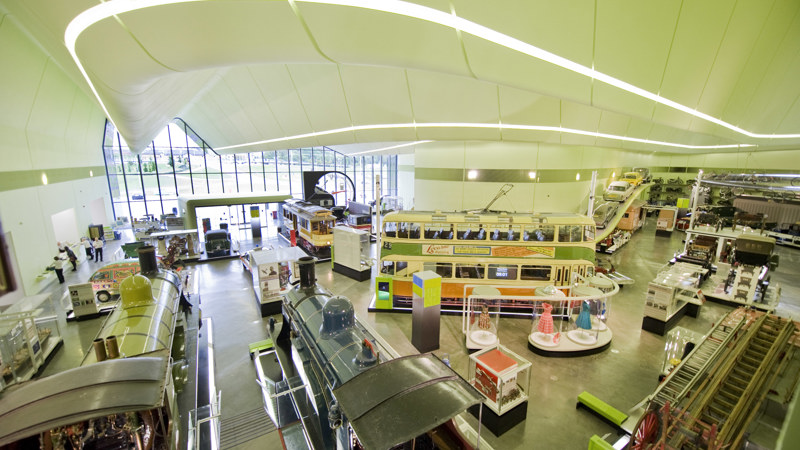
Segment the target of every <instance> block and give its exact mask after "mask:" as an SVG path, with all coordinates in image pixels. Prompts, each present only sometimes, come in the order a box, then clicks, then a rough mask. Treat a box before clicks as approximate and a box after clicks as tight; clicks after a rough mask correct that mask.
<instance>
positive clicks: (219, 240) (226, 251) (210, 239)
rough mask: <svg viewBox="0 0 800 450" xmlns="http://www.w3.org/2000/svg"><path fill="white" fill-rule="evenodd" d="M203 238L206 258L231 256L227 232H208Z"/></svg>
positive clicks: (229, 235)
mask: <svg viewBox="0 0 800 450" xmlns="http://www.w3.org/2000/svg"><path fill="white" fill-rule="evenodd" d="M205 237H206V254H207V255H208V256H220V255H230V254H231V234H230V233H228V230H208V231H206V235H205Z"/></svg>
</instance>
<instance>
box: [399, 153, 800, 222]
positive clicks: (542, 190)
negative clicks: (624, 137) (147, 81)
mask: <svg viewBox="0 0 800 450" xmlns="http://www.w3.org/2000/svg"><path fill="white" fill-rule="evenodd" d="M632 167H653V168H659V169H658V170H656V171H654V173H653V176H654V177H663V178H665V179H667V178H682V179H685V178H694V177H695V176H697V170H696V169H698V168H704V169H705V170H706V171H709V170H710V171H714V170H717V171H720V170H724V171H729V172H731V171H742V172H747V171H762V172H763V171H770V172H780V171H793V172H798V173H800V150H787V151H772V152H739V153H709V154H695V155H686V154H669V153H661V152H657V153H653V152H648V153H643V152H633V151H628V150H621V149H613V148H600V147H591V146H565V145H557V144H531V143H514V142H433V143H429V144H425V145H420V146H417V148H416V151H415V170H416V172H415V178H414V190H415V198H416V204H415V206H416V209H418V210H437V209H439V210H443V211H453V210H465V209H466V210H468V209H479V208H483V207H485V206H486V205H487V204H488V203H489V202H490V201H491V200H492V198H494V196H495V195H496V194H497V192H498V190H499V189H500V187H501V186H503V184H504V183H506V182H509V180H502V179H500V180H491V181H464V180H458V181H454V180H450V181H445V180H441V179H436V178H437V177H438V176H439V173H442V172H443V171H445V170H447V169H454V170H459V171H462V172H464V173H466V171H468V170H470V169H477V170H479V171H481V170H491V169H500V170H506V171H511V170H520V171H525V173H527V172H528V171H531V172H533V171H536V172H537V175H539V174H541V173H544V172H547V171H550V172H551V174H552V173H553V171H557V172H559V174H560V179H559V180H558V181H557V182H544V181H539V182H536V183H532V182H530V181H529V180H516V181H515V182H514V183H513V184H514V188H513V189H512V190H511V191H510V192H509V193H508V194H507V195H506V196H505V197H502V198H501V199H499V200H498V201H497V202H496V203H495V204H494V205H493V206H492V209H501V210H508V211H519V212H528V211H537V212H546V211H553V212H555V211H558V212H579V213H584V214H585V213H586V210H587V208H588V202H589V189H590V185H591V172H592V171H594V170H597V171H598V180H597V184H596V189H595V196H596V201H597V198H598V197H600V196H602V192H603V190H604V189H605V187H606V186H608V184H609V183H610V182H611V181H612V179H611V176H612V174H614V175H616V177H619V176H620V175H621V174H622V172H623V171H625V170H629V169H630V168H632ZM686 168H689V169H688V171H685V172H684V170H686ZM426 169H428V170H427V174H428V175H427V176H426V175H421V172H424V171H426ZM451 173H452V172H451ZM577 173H580V174H581V179H580V180H579V181H576V180H575V174H577ZM443 177H445V178H446V176H443Z"/></svg>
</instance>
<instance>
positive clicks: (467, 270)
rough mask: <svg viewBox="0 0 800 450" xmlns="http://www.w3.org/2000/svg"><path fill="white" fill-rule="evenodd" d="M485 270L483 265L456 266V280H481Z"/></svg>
mask: <svg viewBox="0 0 800 450" xmlns="http://www.w3.org/2000/svg"><path fill="white" fill-rule="evenodd" d="M485 270H486V267H485V266H484V265H483V264H456V278H475V279H483V274H484V272H485Z"/></svg>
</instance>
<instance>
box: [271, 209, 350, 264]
mask: <svg viewBox="0 0 800 450" xmlns="http://www.w3.org/2000/svg"><path fill="white" fill-rule="evenodd" d="M335 226H336V217H335V216H334V215H333V213H332V212H331V210H330V209H328V208H323V207H322V206H318V205H315V204H313V203H309V202H307V201H304V200H297V199H289V200H286V201H285V202H283V203H282V204H281V213H280V222H279V225H278V232H279V234H280V235H281V236H283V237H284V238H285V239H287V240H288V241H290V242H291V239H292V234H293V233H294V236H295V239H296V240H297V245H299V246H300V247H301V248H302V249H303V250H305V252H306V253H308V254H309V255H311V256H314V257H316V258H317V259H318V260H328V259H330V258H331V243H333V228H334V227H335Z"/></svg>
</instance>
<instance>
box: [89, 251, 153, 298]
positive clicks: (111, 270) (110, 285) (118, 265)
mask: <svg viewBox="0 0 800 450" xmlns="http://www.w3.org/2000/svg"><path fill="white" fill-rule="evenodd" d="M140 271H141V268H140V266H139V260H138V259H126V260H123V261H119V262H114V263H111V264H106V265H105V266H103V267H102V268H100V269H99V270H97V272H95V273H94V274H92V276H91V277H90V278H89V282H90V283H92V289H93V290H94V295H95V297H97V300H98V301H100V302H102V303H105V302H108V301H110V300H111V299H112V298H114V297H116V296H118V295H119V284H120V283H121V282H122V280H124V279H125V278H128V277H129V276H131V275H134V274H137V273H139V272H140Z"/></svg>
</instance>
